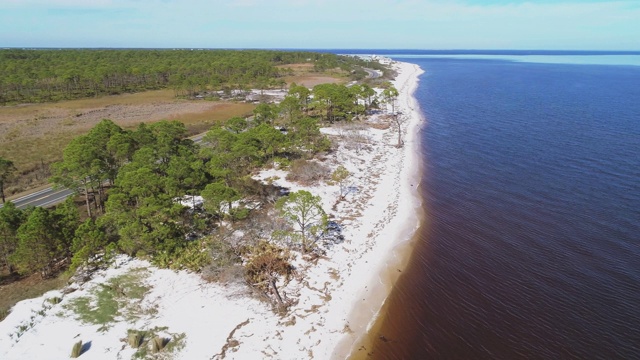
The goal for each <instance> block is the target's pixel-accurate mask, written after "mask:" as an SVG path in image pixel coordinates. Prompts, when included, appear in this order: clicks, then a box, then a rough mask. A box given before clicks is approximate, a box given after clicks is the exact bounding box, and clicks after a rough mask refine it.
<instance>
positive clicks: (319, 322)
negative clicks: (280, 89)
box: [0, 63, 422, 360]
mask: <svg viewBox="0 0 640 360" xmlns="http://www.w3.org/2000/svg"><path fill="white" fill-rule="evenodd" d="M395 66H396V67H397V69H398V71H399V75H398V77H397V79H396V80H395V81H394V85H395V86H396V88H397V89H398V90H399V92H400V96H399V98H398V102H397V109H398V110H399V111H400V112H401V113H402V115H401V116H402V119H403V122H402V129H403V132H404V135H403V136H404V141H405V146H404V147H401V148H397V147H395V144H396V142H397V131H396V129H395V127H394V126H391V127H390V128H388V129H386V130H377V129H374V128H372V127H369V126H362V127H361V128H356V129H354V128H353V127H351V128H349V127H347V128H342V129H335V128H332V129H323V131H324V132H326V133H328V134H332V136H335V137H337V138H342V140H344V141H343V142H342V145H341V146H340V149H339V150H338V151H336V153H335V155H334V156H331V157H330V158H328V159H327V160H325V161H324V165H326V166H328V167H330V168H332V169H335V168H336V167H337V166H338V165H339V164H342V165H344V166H345V167H346V168H347V169H348V170H349V171H350V172H351V173H352V174H353V175H352V177H351V178H350V179H349V182H350V185H351V188H350V189H351V191H350V192H349V194H348V195H347V197H346V200H344V201H342V202H340V203H339V204H338V205H336V206H335V209H333V207H334V204H335V202H336V200H337V197H338V192H339V190H338V186H336V185H332V186H330V185H327V184H321V185H319V186H314V187H302V186H299V185H296V184H291V183H289V182H288V181H286V180H285V176H286V173H285V172H283V171H279V170H269V171H264V172H262V173H261V174H260V175H259V177H260V178H263V179H266V178H269V177H273V176H277V177H278V179H276V180H275V181H274V182H275V183H276V184H279V185H282V186H287V187H290V188H291V189H292V190H293V191H295V190H297V189H307V190H309V191H311V192H312V193H314V194H316V195H320V196H321V197H322V198H323V206H324V208H325V210H326V211H327V212H328V213H329V214H330V215H331V216H332V217H333V219H334V220H336V221H337V222H339V223H340V224H342V225H343V227H344V230H343V235H344V236H345V242H344V243H341V244H338V245H335V246H333V247H332V248H331V249H329V250H328V251H327V254H326V257H323V258H321V259H320V260H319V261H318V262H317V264H311V263H307V262H305V261H302V260H301V259H300V258H298V259H297V260H296V261H295V264H296V266H297V267H298V268H297V272H298V274H299V275H301V276H300V277H299V278H298V279H296V280H294V281H292V282H291V283H290V284H289V285H288V286H286V287H284V288H282V289H281V292H282V293H285V294H286V296H287V297H288V298H294V299H298V303H297V304H295V305H293V306H292V307H291V309H290V311H289V313H288V315H287V316H285V317H283V318H281V317H279V316H277V315H275V314H273V313H272V312H271V310H270V308H269V306H268V305H267V304H264V303H261V302H259V301H257V300H255V299H253V298H252V297H250V296H249V295H248V290H247V289H246V287H244V286H243V285H228V286H223V285H219V284H211V283H207V282H205V281H203V280H202V279H200V277H199V276H198V275H195V274H189V273H187V272H184V271H180V272H174V271H170V270H161V269H157V268H154V267H152V266H150V265H149V264H148V263H147V262H144V261H140V260H129V259H126V258H124V257H122V258H119V262H120V263H121V264H120V266H118V267H117V268H112V269H109V270H107V271H104V272H102V273H100V274H98V275H97V276H96V277H94V278H93V279H92V280H91V281H90V282H88V283H86V284H84V285H82V286H81V287H80V288H79V289H78V290H77V291H75V292H73V293H70V294H67V295H64V296H62V294H61V293H60V292H59V291H54V292H50V293H47V294H45V295H44V296H42V297H40V298H36V299H31V300H25V301H22V302H20V303H18V304H17V305H16V306H15V307H14V309H13V310H12V312H11V314H9V316H8V317H7V318H6V319H5V320H4V321H2V322H1V323H0V359H3V360H4V359H6V360H8V359H26V358H34V359H64V358H68V357H69V354H70V351H71V347H72V345H73V343H74V342H76V341H78V340H82V341H84V342H88V341H90V342H91V347H90V348H89V349H88V350H87V351H86V352H85V353H84V354H83V355H82V356H81V357H80V358H81V359H129V358H131V355H132V354H133V352H134V351H133V349H131V348H130V347H129V346H127V345H126V337H127V330H128V329H137V330H145V329H151V328H154V327H167V329H165V330H163V331H161V333H162V334H163V336H166V337H170V336H172V335H175V334H181V333H184V334H185V335H186V338H185V339H184V345H185V346H184V348H183V349H181V350H176V351H175V352H173V353H171V354H164V356H163V358H175V359H220V358H223V356H222V353H223V351H224V353H225V356H226V358H228V359H264V358H273V359H311V358H315V359H329V358H344V357H346V356H347V355H348V353H349V351H350V348H351V346H352V345H353V343H354V342H355V341H356V340H357V338H358V337H359V336H361V335H362V334H363V333H364V332H365V330H366V327H367V325H368V324H369V323H370V322H371V321H372V319H373V318H374V316H375V315H376V314H377V312H378V311H379V309H380V307H381V305H382V302H383V301H384V298H385V297H386V296H387V294H388V291H389V285H390V283H392V282H393V280H394V276H390V275H389V273H390V271H388V270H389V269H390V268H391V269H396V268H397V267H398V268H399V267H400V266H401V264H402V263H403V260H404V259H402V257H403V256H406V251H401V250H399V249H402V247H403V246H405V247H406V245H407V243H408V240H409V239H410V238H411V236H412V234H413V232H414V231H415V229H416V228H417V226H418V221H419V218H420V216H421V215H420V212H421V205H420V197H419V196H418V194H417V186H418V183H419V178H420V172H419V171H420V158H419V136H418V134H419V131H420V127H421V125H422V116H421V114H420V112H419V110H418V107H417V104H416V102H415V99H414V98H413V97H412V93H413V91H414V90H415V89H416V87H417V79H418V75H419V74H420V73H421V72H422V70H420V68H419V67H418V66H417V65H413V64H407V63H397V64H396V65H395ZM369 121H370V122H379V123H384V122H389V120H383V119H379V116H373V117H372V118H371V119H369ZM136 268H145V269H148V271H147V272H144V273H143V274H142V276H141V281H142V282H144V283H145V284H146V285H147V286H149V287H151V291H150V293H149V294H147V295H146V296H145V297H144V299H143V300H142V301H139V302H136V303H134V304H131V306H132V307H134V308H135V309H137V312H138V315H137V316H135V317H132V316H130V315H131V311H130V310H127V309H122V310H121V312H122V313H123V316H121V317H120V318H118V319H117V321H116V322H114V323H112V324H111V326H110V327H109V328H108V329H106V330H103V331H98V328H99V326H98V325H89V324H85V323H83V322H81V321H79V320H76V319H75V316H74V314H73V312H72V311H71V310H69V309H68V307H69V304H71V303H72V302H73V299H76V298H78V297H81V296H87V294H90V293H91V289H97V288H98V287H99V286H100V285H98V284H99V283H104V282H105V281H106V280H107V279H109V278H112V277H114V276H117V275H121V274H124V273H127V272H130V271H131V270H132V269H136ZM56 296H57V297H62V302H61V303H59V304H56V305H52V304H49V303H48V302H46V301H45V299H47V298H52V297H56ZM43 304H44V305H43ZM127 314H128V315H129V316H126V315H127ZM18 333H20V336H19V337H18ZM225 345H227V346H226V350H225Z"/></svg>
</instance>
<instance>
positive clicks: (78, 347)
mask: <svg viewBox="0 0 640 360" xmlns="http://www.w3.org/2000/svg"><path fill="white" fill-rule="evenodd" d="M80 355H82V340H80V341H78V342H77V343H75V344H73V348H71V357H72V358H77V357H79V356H80Z"/></svg>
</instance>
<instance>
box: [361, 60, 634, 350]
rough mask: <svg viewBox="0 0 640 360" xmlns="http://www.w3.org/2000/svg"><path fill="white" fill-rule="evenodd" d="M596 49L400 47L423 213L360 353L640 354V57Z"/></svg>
mask: <svg viewBox="0 0 640 360" xmlns="http://www.w3.org/2000/svg"><path fill="white" fill-rule="evenodd" d="M498 55H500V54H498ZM565 55H566V54H565ZM585 56H586V55H583V56H575V57H574V59H573V60H571V59H564V60H563V61H561V63H558V61H554V59H549V58H546V59H544V55H536V56H533V57H530V58H528V59H523V58H521V60H520V61H513V59H510V58H508V57H505V60H500V59H499V58H498V57H499V56H498V57H494V58H491V59H477V58H461V57H434V56H426V57H425V56H416V54H412V56H411V57H403V56H402V54H400V55H398V54H396V55H394V58H396V59H398V60H402V61H408V62H412V63H417V64H419V65H420V66H421V67H422V68H423V69H424V70H425V71H426V73H425V74H424V75H423V76H422V77H421V82H420V86H419V89H418V90H417V92H416V97H417V99H418V101H419V103H420V104H421V107H422V110H423V112H424V113H425V116H426V119H427V125H426V127H425V128H424V130H423V133H422V139H423V149H422V151H423V156H424V161H425V167H424V177H423V183H422V189H423V196H424V199H425V210H426V213H427V221H426V223H425V226H423V227H422V228H421V229H420V230H419V233H418V238H417V243H416V247H415V249H414V252H413V254H412V257H411V260H410V263H409V265H408V268H407V269H406V270H405V271H404V273H403V275H402V276H401V278H400V279H399V281H398V283H397V284H396V286H395V287H394V289H393V291H392V294H391V295H390V297H389V299H388V301H387V304H386V305H385V307H384V312H383V314H382V315H381V317H380V320H379V323H378V324H377V325H378V326H376V327H375V328H374V329H375V330H374V331H373V333H371V334H370V339H372V340H371V341H372V342H373V344H372V346H370V347H369V348H366V349H361V350H360V352H361V353H360V355H362V352H366V353H367V354H368V356H367V358H373V359H640V66H634V65H633V63H634V62H637V63H638V64H640V61H638V55H635V58H632V59H631V60H625V61H621V59H618V60H616V61H613V60H612V61H610V63H611V64H617V65H594V64H593V59H590V58H588V56H586V57H585ZM621 56H629V55H628V54H627V55H621ZM536 57H543V59H537V58H536ZM632 57H633V56H632ZM602 59H603V58H600V60H598V61H597V63H607V61H602ZM621 62H622V63H625V64H626V65H620V63H621ZM627 62H630V63H627Z"/></svg>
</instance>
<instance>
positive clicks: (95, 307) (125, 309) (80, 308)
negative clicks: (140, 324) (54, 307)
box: [66, 269, 150, 330]
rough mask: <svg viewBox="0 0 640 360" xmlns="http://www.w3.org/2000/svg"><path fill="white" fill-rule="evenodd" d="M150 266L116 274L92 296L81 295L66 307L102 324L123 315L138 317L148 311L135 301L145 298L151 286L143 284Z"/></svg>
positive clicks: (103, 326) (79, 317)
mask: <svg viewBox="0 0 640 360" xmlns="http://www.w3.org/2000/svg"><path fill="white" fill-rule="evenodd" d="M147 275H148V274H147V270H146V269H134V270H132V271H130V272H128V273H126V274H124V275H120V276H117V277H114V278H112V279H110V280H109V281H107V283H106V284H99V285H98V286H97V287H96V288H94V289H93V290H92V292H91V295H90V296H81V297H78V298H76V299H73V300H72V301H70V303H69V304H68V305H66V308H67V309H69V310H72V311H73V312H75V313H76V314H77V316H78V320H81V321H83V322H87V323H91V324H96V325H102V329H104V330H106V329H108V327H109V324H111V323H113V322H114V321H116V319H117V318H118V317H120V316H124V317H125V318H127V319H132V318H133V319H135V318H137V317H139V316H140V315H141V314H142V313H144V311H141V310H140V309H139V308H137V307H136V306H135V305H133V304H132V300H142V299H143V298H144V296H145V295H146V294H147V293H148V292H149V290H150V288H149V287H148V286H145V285H143V283H144V279H145V277H146V276H147Z"/></svg>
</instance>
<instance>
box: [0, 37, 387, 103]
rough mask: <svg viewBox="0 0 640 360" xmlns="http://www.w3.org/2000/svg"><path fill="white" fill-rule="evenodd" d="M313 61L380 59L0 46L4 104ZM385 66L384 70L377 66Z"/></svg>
mask: <svg viewBox="0 0 640 360" xmlns="http://www.w3.org/2000/svg"><path fill="white" fill-rule="evenodd" d="M297 63H313V64H314V69H315V70H317V71H324V70H327V69H334V68H339V69H342V70H344V71H347V72H348V73H350V74H351V76H354V77H356V76H361V75H362V72H363V70H362V69H361V67H362V66H366V67H371V68H378V67H379V66H380V65H379V64H377V63H376V62H370V61H365V60H362V59H359V58H354V57H349V56H339V55H335V54H329V53H314V52H306V51H275V50H186V49H182V50H168V49H164V50H162V49H157V50H151V49H125V50H116V49H63V50H53V49H51V50H42V49H40V50H28V49H4V50H0V105H6V104H16V103H34V102H50V101H59V100H67V99H78V98H85V97H92V96H100V95H114V94H121V93H127V92H139V91H145V90H154V89H163V88H174V89H175V90H176V94H182V93H187V94H193V93H195V91H197V90H198V89H222V88H223V87H224V86H229V87H233V88H243V87H250V86H253V87H261V88H264V87H269V86H275V85H278V84H280V85H282V83H283V80H282V78H283V77H284V76H286V75H287V73H288V70H287V68H286V66H284V67H283V66H282V65H287V64H297ZM379 70H383V69H379Z"/></svg>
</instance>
